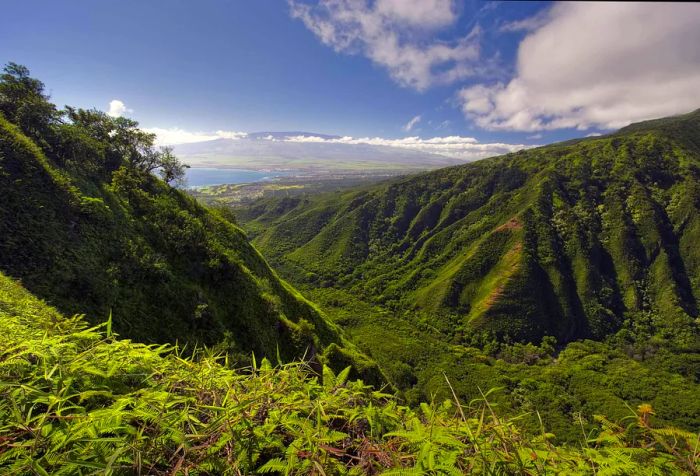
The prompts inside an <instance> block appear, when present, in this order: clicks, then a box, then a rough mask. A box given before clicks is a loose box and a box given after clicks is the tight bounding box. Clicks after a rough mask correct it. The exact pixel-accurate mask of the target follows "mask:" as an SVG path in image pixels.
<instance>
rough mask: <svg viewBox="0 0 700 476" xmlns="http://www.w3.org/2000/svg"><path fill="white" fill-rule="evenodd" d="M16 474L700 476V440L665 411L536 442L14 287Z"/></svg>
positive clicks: (4, 458)
mask: <svg viewBox="0 0 700 476" xmlns="http://www.w3.org/2000/svg"><path fill="white" fill-rule="evenodd" d="M0 332H1V333H2V335H3V339H2V340H0V397H1V398H0V472H2V473H3V474H18V475H23V474H32V475H36V474H39V475H48V474H151V475H166V474H168V475H174V474H222V475H229V474H230V475H240V474H269V473H272V474H288V475H304V474H328V475H335V474H357V475H359V474H386V475H390V474H467V473H469V474H523V475H525V474H582V475H583V474H636V475H646V474H649V475H651V474H697V473H698V470H699V468H698V464H697V461H698V449H697V445H696V442H697V435H694V434H691V433H687V432H684V431H682V430H678V429H675V428H669V427H660V426H659V425H658V423H657V421H656V418H655V415H654V409H653V408H652V407H651V406H650V405H648V404H647V405H640V406H639V408H638V409H637V410H636V411H631V410H630V412H629V418H628V422H629V423H626V427H624V428H623V427H622V426H620V425H618V424H616V423H613V422H611V421H609V420H607V419H606V418H604V417H599V418H598V420H597V424H596V429H595V431H593V432H591V433H590V434H588V435H587V439H586V440H585V442H584V443H583V444H582V445H580V446H579V445H572V446H555V445H553V444H552V443H551V442H550V439H551V437H552V435H549V434H547V433H545V432H544V431H541V432H540V434H539V435H537V436H535V437H528V436H526V434H524V433H523V432H522V431H521V429H520V427H519V426H518V425H519V421H518V420H517V419H507V418H503V417H500V416H498V415H497V414H496V413H495V412H494V411H493V407H492V406H491V403H490V401H489V400H490V396H482V397H481V398H480V399H479V400H476V401H473V402H471V403H470V404H469V405H467V404H462V403H461V402H459V401H457V400H452V401H450V400H447V401H445V402H444V403H436V404H430V405H428V404H423V405H422V406H421V407H420V408H419V409H415V410H412V409H409V408H407V407H404V406H401V405H399V404H398V402H397V401H396V400H395V399H394V398H393V397H392V396H390V395H386V394H382V393H379V392H376V391H373V390H372V389H371V388H370V387H367V386H365V385H363V384H362V382H351V381H348V380H347V377H348V371H347V370H345V371H343V372H340V373H338V374H337V375H336V374H334V373H333V372H332V371H330V370H329V369H328V368H324V382H323V383H322V384H321V383H320V382H319V379H318V378H317V377H316V376H315V375H313V374H311V373H310V372H309V370H308V369H307V368H306V367H305V366H303V365H301V364H289V365H287V366H284V367H282V368H273V367H272V366H271V365H270V363H269V362H268V361H266V360H263V361H262V362H261V363H260V365H257V366H255V367H253V368H250V369H247V370H245V371H240V370H239V371H234V370H231V369H230V368H227V366H225V360H224V359H223V358H217V357H216V356H213V355H211V354H207V353H201V352H200V353H197V355H196V356H195V357H194V358H189V359H188V358H183V357H182V356H181V355H179V354H178V350H177V349H174V348H172V347H171V346H146V345H143V344H137V343H132V342H130V341H126V340H119V339H116V338H115V337H114V335H112V332H111V327H110V323H108V324H107V325H106V326H100V327H99V328H91V329H88V328H87V326H86V323H85V322H84V321H83V320H82V319H80V318H68V317H66V316H62V315H60V314H59V313H58V312H57V311H56V310H55V309H53V308H51V307H49V306H47V305H46V304H45V303H43V302H42V301H40V300H38V299H36V298H35V297H34V296H32V295H31V294H30V293H29V292H27V291H26V290H25V289H23V288H22V286H20V285H19V284H18V283H17V282H15V281H13V280H11V279H8V278H7V277H6V276H4V275H3V274H2V273H0Z"/></svg>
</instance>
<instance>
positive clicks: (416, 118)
mask: <svg viewBox="0 0 700 476" xmlns="http://www.w3.org/2000/svg"><path fill="white" fill-rule="evenodd" d="M420 119H421V117H420V115H418V116H414V117H413V118H411V120H410V121H408V122H407V123H406V125H405V126H403V130H404V131H406V132H409V131H410V130H411V129H413V126H415V125H416V124H418V123H419V122H420Z"/></svg>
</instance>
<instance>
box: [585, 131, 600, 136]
mask: <svg viewBox="0 0 700 476" xmlns="http://www.w3.org/2000/svg"><path fill="white" fill-rule="evenodd" d="M602 135H603V134H601V133H600V132H591V133H590V134H586V137H600V136H602Z"/></svg>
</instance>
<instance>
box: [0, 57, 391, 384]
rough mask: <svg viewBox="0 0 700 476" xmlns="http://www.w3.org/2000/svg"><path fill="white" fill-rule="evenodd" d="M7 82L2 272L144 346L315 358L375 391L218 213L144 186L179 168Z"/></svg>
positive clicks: (90, 118)
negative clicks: (347, 370) (352, 373)
mask: <svg viewBox="0 0 700 476" xmlns="http://www.w3.org/2000/svg"><path fill="white" fill-rule="evenodd" d="M12 68H13V66H10V67H8V68H7V69H6V74H5V75H3V76H2V80H1V81H0V99H3V101H0V113H2V114H4V115H5V116H6V117H5V118H3V117H2V115H0V190H2V196H3V197H2V200H0V271H2V272H4V273H6V274H7V275H9V276H12V277H14V278H18V279H20V280H21V281H22V283H23V285H24V286H26V287H27V288H28V289H29V290H30V291H31V292H33V293H34V294H36V295H37V296H39V297H41V298H43V299H46V300H47V301H48V302H50V303H51V304H52V305H54V306H56V307H57V308H59V309H60V310H61V311H62V312H65V313H67V314H76V313H84V314H86V315H87V319H88V320H89V321H91V322H92V323H98V322H104V321H105V320H106V319H107V318H108V316H111V318H112V321H113V326H114V331H115V332H116V333H118V334H119V335H121V336H124V337H129V338H132V339H135V340H138V341H141V342H147V343H151V342H158V343H175V342H179V343H180V344H181V345H186V346H189V348H190V349H194V347H196V346H198V345H208V346H217V348H219V349H220V350H223V351H227V352H228V353H229V354H230V355H231V356H232V357H234V356H235V357H236V358H238V359H240V360H242V361H247V360H249V359H250V355H251V352H254V353H255V355H257V356H269V357H271V358H274V357H276V356H278V355H279V356H280V357H281V358H282V359H284V360H291V359H294V358H299V357H301V356H303V355H305V354H306V355H307V357H313V356H314V355H315V354H319V355H321V354H324V353H325V354H327V355H326V356H325V357H323V358H326V359H330V360H333V361H337V363H338V365H341V366H342V367H344V366H345V365H346V364H347V363H348V362H350V361H353V362H354V363H355V368H356V369H357V370H359V371H364V370H366V372H365V376H366V378H368V380H370V381H378V379H380V376H379V374H378V372H377V371H376V367H374V366H373V364H372V363H371V362H369V361H368V360H366V359H364V358H363V357H362V356H361V355H359V354H357V353H356V352H354V351H352V350H351V348H352V346H351V345H349V344H347V343H346V342H344V340H343V338H342V336H341V334H340V331H339V330H338V328H337V327H336V326H335V325H334V324H332V323H331V322H329V321H328V320H327V319H326V318H325V317H324V316H323V315H322V314H321V313H320V312H319V310H318V309H317V308H316V307H315V306H314V305H313V304H311V303H310V302H308V301H307V300H305V299H304V298H303V297H302V296H301V295H300V294H299V293H298V292H297V291H295V290H294V288H292V287H291V286H290V285H289V284H287V283H286V282H284V281H283V280H281V279H280V278H279V277H278V276H277V275H276V274H275V272H274V271H272V269H271V268H270V267H269V266H268V264H267V263H266V261H265V260H264V259H263V257H262V256H261V255H260V253H258V251H257V250H256V249H255V248H254V247H253V246H252V245H251V244H250V243H249V242H248V240H247V238H246V236H245V234H244V233H243V232H242V231H241V229H240V228H238V227H237V226H236V225H234V224H233V223H232V222H231V221H230V219H229V218H227V213H226V212H225V211H217V210H211V209H207V208H204V207H202V206H200V205H199V204H197V202H196V201H195V200H194V199H193V198H191V197H189V196H188V195H187V194H185V193H183V192H181V191H179V190H177V189H175V188H173V187H171V186H169V185H168V184H166V183H165V182H164V181H162V180H160V179H158V178H156V176H154V175H153V174H152V173H151V171H155V170H160V171H161V174H162V175H163V176H164V177H166V178H168V176H167V174H166V173H164V171H165V172H167V171H170V172H171V173H173V174H174V175H177V167H178V166H177V163H176V162H174V164H175V165H174V167H175V168H173V162H172V160H173V158H172V156H170V155H168V154H167V153H166V152H167V151H165V152H164V151H158V150H156V149H154V148H153V147H152V141H153V137H152V136H150V135H148V134H145V133H143V132H142V131H140V130H139V129H138V127H137V124H136V123H135V122H134V121H130V120H128V119H123V118H117V119H113V118H110V117H108V116H106V115H105V114H103V113H100V112H97V111H84V110H74V109H70V108H68V109H67V110H66V111H64V112H59V111H57V110H56V109H55V107H54V106H53V105H52V104H51V103H50V102H48V100H47V98H46V97H45V96H44V95H43V85H42V84H41V83H40V82H38V81H37V80H34V79H33V78H30V77H29V76H28V72H27V71H25V70H23V69H21V67H17V66H16V65H15V66H14V68H15V69H14V70H13V69H12ZM27 112H29V114H28V113H27ZM11 120H12V121H14V123H13V122H11ZM167 160H170V161H171V162H170V163H169V162H167ZM168 167H170V168H168Z"/></svg>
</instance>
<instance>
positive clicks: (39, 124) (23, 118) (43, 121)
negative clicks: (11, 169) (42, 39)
mask: <svg viewBox="0 0 700 476" xmlns="http://www.w3.org/2000/svg"><path fill="white" fill-rule="evenodd" d="M3 71H4V73H3V74H1V75H0V113H2V114H3V115H4V116H5V118H6V119H7V120H9V121H11V122H13V123H15V124H17V125H18V126H19V127H20V128H21V129H22V130H23V131H24V133H26V134H27V135H29V136H31V137H32V138H33V139H35V140H37V141H38V142H40V143H42V142H45V141H46V139H47V138H49V137H52V134H51V132H52V131H51V126H52V125H53V124H55V123H56V121H57V120H58V119H59V118H60V113H59V112H58V111H57V110H56V107H55V106H54V105H53V104H51V103H50V102H49V97H48V95H46V94H44V83H42V82H41V81H39V80H38V79H35V78H32V77H31V76H29V69H27V68H26V67H25V66H22V65H19V64H16V63H8V64H7V65H6V66H5V67H4V68H3Z"/></svg>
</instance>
